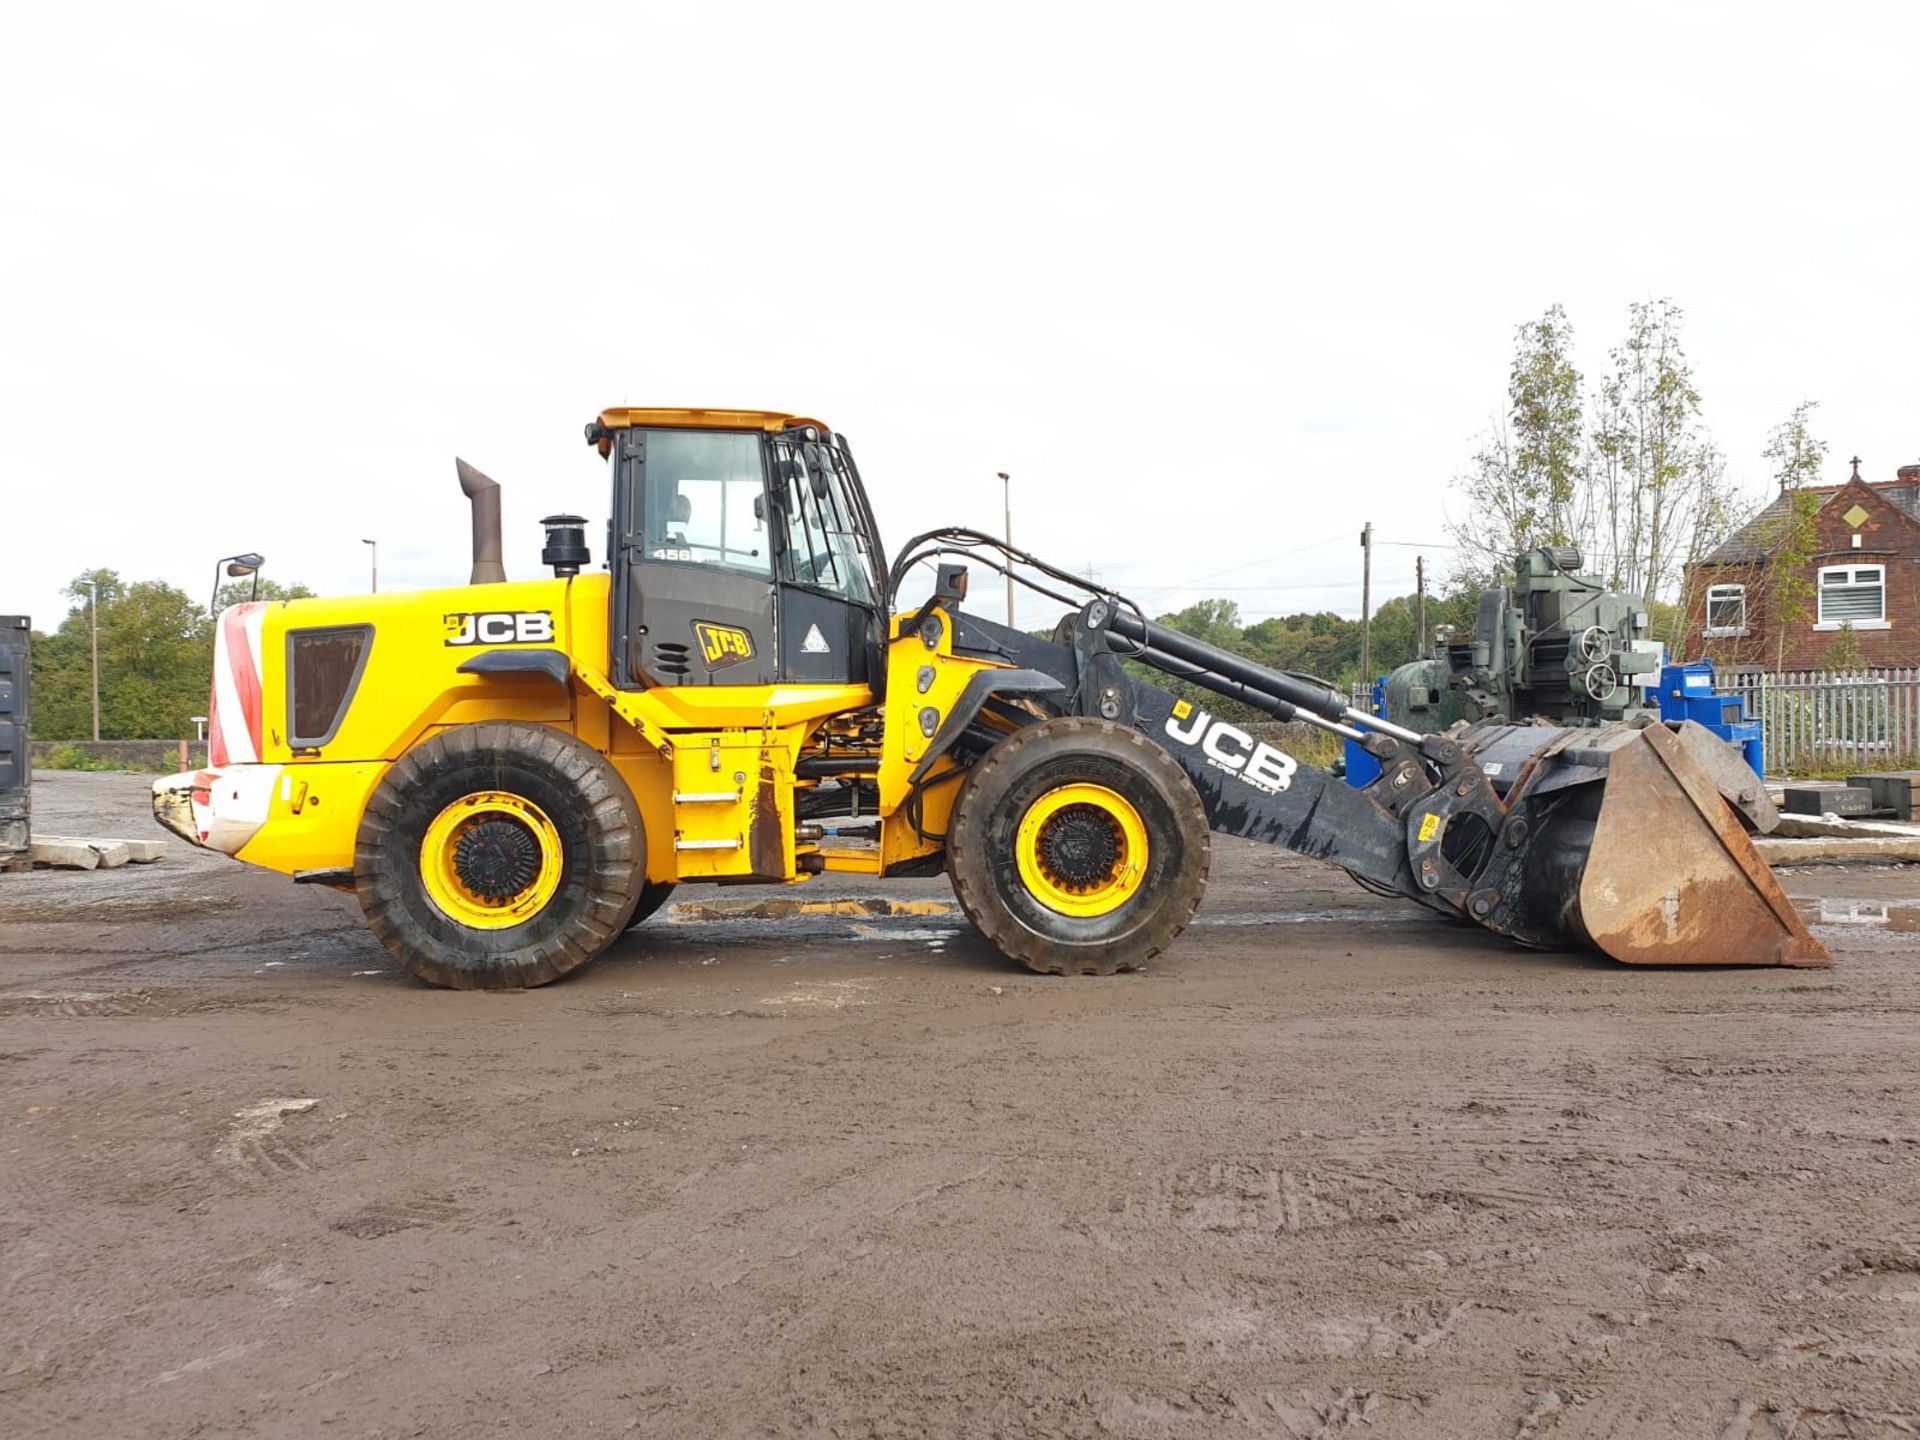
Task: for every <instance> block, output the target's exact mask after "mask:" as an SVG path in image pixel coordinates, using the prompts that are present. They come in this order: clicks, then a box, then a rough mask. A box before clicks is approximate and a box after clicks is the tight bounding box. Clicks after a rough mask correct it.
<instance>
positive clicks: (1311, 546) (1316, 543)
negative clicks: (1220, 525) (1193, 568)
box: [1160, 530, 1347, 590]
mask: <svg viewBox="0 0 1920 1440" xmlns="http://www.w3.org/2000/svg"><path fill="white" fill-rule="evenodd" d="M1346 533H1347V532H1346V531H1344V530H1342V531H1341V532H1340V534H1338V535H1329V536H1327V537H1326V538H1325V539H1324V540H1313V541H1309V542H1308V543H1307V544H1305V545H1296V546H1294V548H1293V549H1291V550H1282V551H1281V552H1280V553H1279V554H1278V555H1269V556H1267V558H1266V559H1264V560H1249V561H1247V562H1246V564H1244V565H1229V566H1228V567H1227V568H1226V569H1224V570H1215V571H1213V572H1212V573H1211V574H1207V575H1196V576H1195V577H1194V578H1193V579H1192V580H1190V581H1189V582H1187V584H1185V585H1162V586H1161V587H1160V588H1161V589H1162V590H1190V589H1192V588H1193V586H1195V585H1198V584H1199V583H1200V582H1201V581H1202V580H1211V579H1213V577H1214V576H1215V575H1231V574H1233V573H1234V572H1235V571H1237V570H1251V569H1252V568H1253V567H1254V566H1256V565H1271V564H1273V562H1274V561H1276V560H1285V559H1286V558H1287V557H1288V556H1289V555H1302V554H1305V553H1306V552H1307V551H1309V550H1318V549H1319V548H1320V547H1321V546H1322V545H1331V544H1333V543H1334V542H1335V541H1336V540H1339V539H1342V538H1343V537H1344V536H1345V535H1346Z"/></svg>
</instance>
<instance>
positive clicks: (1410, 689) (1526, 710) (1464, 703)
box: [1383, 545, 1660, 734]
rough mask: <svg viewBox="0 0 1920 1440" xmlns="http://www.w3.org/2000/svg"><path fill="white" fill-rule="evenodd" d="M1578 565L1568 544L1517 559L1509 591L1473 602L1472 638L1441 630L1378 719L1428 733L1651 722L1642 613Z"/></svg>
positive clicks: (1654, 669)
mask: <svg viewBox="0 0 1920 1440" xmlns="http://www.w3.org/2000/svg"><path fill="white" fill-rule="evenodd" d="M1580 565H1581V558H1580V551H1579V550H1578V549H1577V548H1575V547H1574V546H1571V545H1552V546H1542V547H1541V548H1539V549H1536V550H1529V551H1527V552H1526V553H1525V554H1523V555H1521V556H1520V557H1519V558H1518V559H1517V560H1516V561H1515V562H1514V572H1513V583H1512V584H1511V585H1503V586H1501V587H1500V588H1499V589H1498V590H1487V591H1485V592H1483V593H1482V594H1481V596H1480V605H1479V609H1478V611H1477V613H1476V614H1475V616H1474V621H1473V633H1472V634H1471V635H1459V634H1456V633H1455V632H1454V630H1453V628H1452V627H1451V626H1445V625H1443V626H1440V627H1438V628H1437V629H1436V631H1435V633H1434V640H1433V644H1432V646H1431V647H1430V648H1429V650H1428V653H1427V654H1426V655H1424V656H1422V657H1421V658H1420V659H1418V660H1412V661H1409V662H1408V663H1407V664H1405V665H1402V666H1401V667H1400V668H1399V669H1397V670H1395V671H1394V672H1393V673H1392V674H1391V675H1389V676H1387V678H1386V682H1385V685H1384V687H1383V694H1384V697H1385V704H1386V718H1387V719H1388V720H1390V721H1391V722H1393V723H1394V724H1396V725H1403V726H1405V727H1406V728H1407V729H1409V730H1417V731H1420V732H1421V733H1423V734H1437V733H1438V732H1440V731H1442V730H1445V729H1447V728H1448V727H1449V726H1451V725H1453V724H1454V723H1455V722H1457V721H1460V720H1466V721H1476V720H1490V719H1493V718H1495V717H1501V718H1504V719H1507V720H1510V721H1516V722H1517V721H1522V720H1532V719H1536V718H1538V719H1541V720H1544V721H1547V722H1548V723H1550V724H1554V725H1562V726H1577V725H1607V724H1611V723H1613V722H1615V721H1619V720H1632V719H1634V718H1636V717H1638V716H1641V715H1652V716H1656V717H1657V716H1658V714H1659V709H1658V707H1657V706H1655V705H1650V704H1649V703H1647V695H1646V689H1645V687H1646V685H1647V684H1648V683H1649V681H1650V680H1651V679H1652V677H1654V676H1656V675H1657V674H1658V673H1659V669H1660V652H1659V647H1658V646H1657V645H1655V644H1653V643H1652V642H1650V641H1649V640H1648V639H1647V612H1646V609H1645V608H1644V607H1643V606H1642V604H1641V603H1640V601H1639V600H1638V599H1637V598H1635V597H1633V596H1630V595H1621V594H1619V593H1617V592H1615V591H1612V590H1609V589H1607V587H1606V586H1605V585H1604V584H1603V583H1602V582H1601V581H1600V579H1599V578H1598V577H1597V576H1593V575H1583V574H1581V573H1580Z"/></svg>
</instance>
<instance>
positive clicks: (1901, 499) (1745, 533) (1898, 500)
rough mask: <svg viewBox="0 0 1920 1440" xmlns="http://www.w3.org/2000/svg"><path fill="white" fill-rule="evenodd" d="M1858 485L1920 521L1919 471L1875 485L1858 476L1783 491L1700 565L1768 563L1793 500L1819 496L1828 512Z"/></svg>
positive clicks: (1907, 469)
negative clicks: (1807, 496)
mask: <svg viewBox="0 0 1920 1440" xmlns="http://www.w3.org/2000/svg"><path fill="white" fill-rule="evenodd" d="M1855 485H1858V486H1861V487H1863V488H1864V489H1867V490H1871V491H1872V492H1873V493H1874V494H1876V495H1878V496H1880V497H1881V498H1882V499H1883V500H1886V501H1888V502H1889V503H1890V504H1892V505H1894V506H1895V507H1896V508H1898V509H1899V510H1901V511H1903V512H1905V513H1906V514H1907V515H1908V516H1909V517H1911V518H1912V519H1914V520H1916V521H1920V467H1916V466H1912V465H1903V466H1901V467H1900V478H1899V479H1898V480H1888V481H1883V482H1881V483H1879V484H1875V483H1874V482H1872V481H1870V480H1862V479H1860V478H1859V477H1858V475H1857V474H1856V475H1855V476H1854V478H1852V479H1850V480H1847V481H1844V482H1843V483H1841V484H1839V485H1808V486H1806V487H1804V488H1803V489H1801V490H1797V491H1795V490H1782V491H1781V492H1780V493H1779V494H1778V495H1776V496H1774V497H1773V500H1772V501H1771V503H1769V504H1768V505H1767V507H1766V509H1764V510H1762V511H1761V512H1760V513H1759V514H1758V515H1756V516H1754V517H1753V519H1751V520H1749V521H1748V522H1747V523H1746V524H1745V525H1743V526H1741V527H1740V528H1739V529H1738V530H1736V531H1734V533H1733V534H1731V535H1729V536H1728V537H1727V538H1726V539H1725V540H1723V541H1722V542H1721V543H1720V545H1719V546H1718V547H1717V548H1715V549H1714V550H1712V551H1710V552H1708V554H1707V555H1705V556H1704V557H1703V558H1702V559H1701V561H1700V563H1701V564H1702V565H1747V564H1752V563H1753V562H1755V561H1759V560H1765V559H1766V558H1767V557H1768V556H1769V555H1771V554H1772V553H1773V550H1774V546H1775V545H1777V544H1778V543H1779V540H1780V531H1781V528H1782V527H1783V526H1784V525H1785V524H1786V523H1787V520H1788V518H1789V517H1790V516H1791V514H1792V507H1793V497H1794V496H1795V495H1796V494H1799V495H1819V496H1821V497H1822V499H1821V502H1820V508H1821V509H1822V510H1824V509H1826V508H1827V506H1828V505H1830V504H1832V503H1833V499H1834V497H1835V496H1837V495H1838V494H1839V493H1840V492H1841V491H1842V490H1847V489H1850V488H1852V487H1853V486H1855Z"/></svg>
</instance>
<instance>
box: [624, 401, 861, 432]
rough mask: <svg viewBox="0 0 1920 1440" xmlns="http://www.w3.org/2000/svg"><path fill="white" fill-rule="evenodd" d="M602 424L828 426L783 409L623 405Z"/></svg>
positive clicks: (705, 427)
mask: <svg viewBox="0 0 1920 1440" xmlns="http://www.w3.org/2000/svg"><path fill="white" fill-rule="evenodd" d="M600 423H601V424H602V425H604V426H606V428H607V429H609V430H627V429H631V428H634V427H646V428H654V427H667V428H675V427H678V428H684V429H689V430H770V431H771V430H792V429H796V428H798V427H799V426H802V425H811V426H813V427H814V428H815V429H817V430H822V431H824V430H825V429H826V428H827V427H826V426H825V425H823V424H822V423H821V422H820V421H818V420H813V419H809V418H808V417H807V416H805V415H789V414H786V413H785V412H784V411H779V410H673V409H653V408H648V407H644V406H633V405H619V406H616V407H614V408H613V409H611V410H602V411H601V412H600Z"/></svg>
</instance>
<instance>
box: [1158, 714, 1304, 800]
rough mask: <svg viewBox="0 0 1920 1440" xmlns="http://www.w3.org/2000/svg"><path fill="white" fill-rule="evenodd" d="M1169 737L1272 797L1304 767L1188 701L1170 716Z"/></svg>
mask: <svg viewBox="0 0 1920 1440" xmlns="http://www.w3.org/2000/svg"><path fill="white" fill-rule="evenodd" d="M1167 734H1169V735H1171V736H1172V737H1173V738H1174V739H1175V740H1178V741H1179V742H1180V743H1181V744H1182V745H1194V744H1198V745H1199V747H1200V753H1201V754H1202V755H1205V756H1206V757H1207V764H1209V765H1211V766H1212V767H1213V768H1214V769H1216V770H1224V771H1226V772H1227V773H1228V774H1229V775H1232V776H1235V777H1237V778H1239V779H1241V780H1244V781H1246V782H1247V784H1249V785H1251V786H1253V788H1254V789H1256V790H1262V791H1265V792H1266V793H1267V794H1269V795H1278V794H1279V793H1280V792H1281V791H1282V790H1285V789H1286V788H1287V787H1288V786H1289V785H1291V784H1293V772H1294V771H1296V770H1298V769H1299V768H1300V766H1299V763H1298V762H1297V761H1295V760H1294V758H1293V757H1292V756H1291V755H1289V754H1287V753H1286V752H1285V751H1283V750H1276V749H1274V748H1273V746H1271V745H1268V744H1267V743H1265V742H1264V741H1261V740H1255V739H1254V738H1253V737H1252V736H1251V735H1249V734H1247V732H1246V731H1244V730H1242V729H1241V728H1240V727H1239V726H1237V725H1229V724H1227V722H1226V721H1224V720H1216V719H1214V718H1213V717H1212V716H1211V715H1209V714H1208V713H1207V712H1206V711H1204V710H1196V709H1194V708H1193V706H1192V705H1191V704H1189V703H1188V702H1187V701H1185V700H1182V701H1180V702H1178V703H1177V704H1175V706H1174V707H1173V714H1171V715H1169V716H1168V717H1167Z"/></svg>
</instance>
